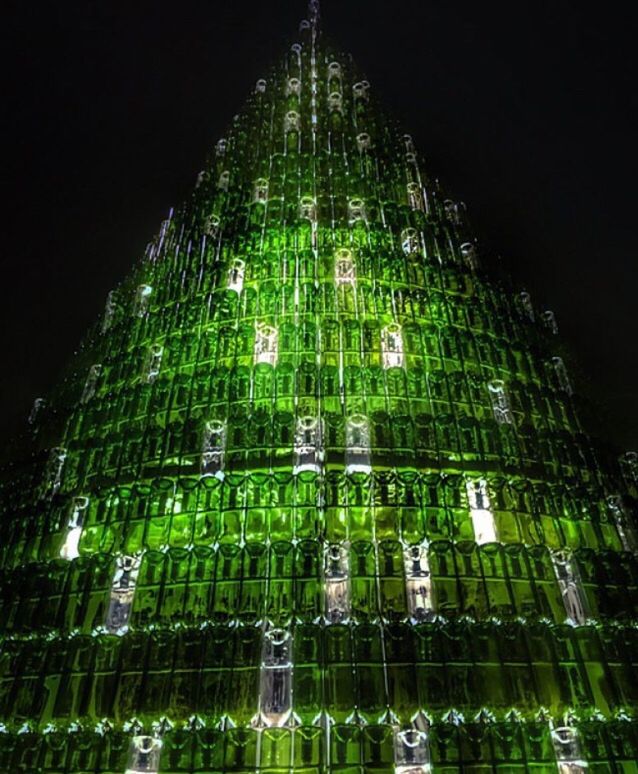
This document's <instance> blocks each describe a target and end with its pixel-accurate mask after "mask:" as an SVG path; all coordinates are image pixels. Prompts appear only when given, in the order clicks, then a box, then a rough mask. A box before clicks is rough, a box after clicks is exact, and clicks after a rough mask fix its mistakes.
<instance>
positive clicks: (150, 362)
mask: <svg viewBox="0 0 638 774" xmlns="http://www.w3.org/2000/svg"><path fill="white" fill-rule="evenodd" d="M163 357H164V347H163V346H162V345H161V344H153V345H152V346H151V347H149V350H148V354H147V356H146V365H145V372H146V381H147V382H148V383H149V384H152V383H153V382H154V381H155V380H156V379H157V377H158V376H159V373H160V369H161V367H162V358H163Z"/></svg>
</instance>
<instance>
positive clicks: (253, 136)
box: [0, 2, 638, 774]
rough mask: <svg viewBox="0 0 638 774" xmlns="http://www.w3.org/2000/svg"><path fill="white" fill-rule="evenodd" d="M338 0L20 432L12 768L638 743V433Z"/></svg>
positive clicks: (196, 766) (271, 771) (551, 763)
mask: <svg viewBox="0 0 638 774" xmlns="http://www.w3.org/2000/svg"><path fill="white" fill-rule="evenodd" d="M318 16H319V9H318V4H317V3H316V2H312V3H311V5H310V13H309V19H308V21H304V22H303V23H302V25H301V29H300V34H299V42H298V43H295V45H293V46H292V48H290V49H289V51H288V53H287V55H286V56H285V58H284V60H283V61H282V62H281V63H280V64H279V65H278V66H277V67H275V68H274V69H273V70H272V72H271V73H270V75H269V76H268V77H267V78H265V79H264V80H260V81H259V82H258V83H257V85H256V89H255V91H254V93H253V94H252V96H251V97H250V98H249V100H248V103H247V105H246V107H245V109H244V110H243V111H242V112H241V114H240V115H239V116H238V117H237V118H236V119H235V120H234V121H233V124H232V126H231V127H230V129H229V131H228V134H227V136H226V138H224V139H221V140H219V142H218V143H217V144H216V147H215V151H214V154H213V157H212V159H211V161H210V163H209V164H208V165H207V166H206V168H205V170H204V171H203V172H202V173H201V174H200V176H199V179H198V181H197V185H196V187H195V190H194V193H193V195H192V197H191V199H190V200H189V201H188V202H186V203H185V204H184V205H183V206H182V207H181V208H179V209H177V210H176V211H174V212H172V213H171V215H170V217H169V218H168V220H166V221H165V222H164V223H163V224H162V227H161V230H160V233H159V235H158V236H157V238H156V239H154V241H153V242H152V244H151V245H150V246H149V248H148V250H147V252H146V254H145V256H144V257H143V259H142V260H141V261H140V262H139V264H138V265H137V266H136V268H135V269H134V271H133V273H132V275H131V277H130V278H129V279H128V280H126V281H125V282H124V283H123V284H122V285H121V286H120V287H119V288H117V289H116V290H114V291H113V292H112V293H111V294H110V295H109V298H108V300H107V303H106V309H105V311H104V314H103V315H102V317H101V319H100V320H99V322H98V323H97V324H96V325H95V327H94V328H93V329H92V330H91V331H90V333H89V335H88V336H87V338H86V340H85V342H84V344H83V346H82V348H81V351H80V353H79V355H78V356H77V358H76V360H75V362H74V363H73V364H72V367H71V369H70V370H69V372H68V375H67V377H66V379H65V380H64V382H63V383H62V385H61V387H60V388H59V389H58V390H57V391H56V392H55V394H53V395H52V396H51V397H50V398H48V399H47V400H46V401H43V400H39V401H36V404H35V405H34V410H33V412H32V414H31V417H30V419H29V422H30V424H29V434H28V435H29V439H28V441H29V446H28V448H27V450H26V451H25V452H21V451H20V448H19V447H18V446H16V448H15V449H13V450H12V452H11V455H12V456H13V458H14V460H15V461H14V462H12V463H11V464H10V465H7V467H6V469H5V474H4V479H3V480H4V484H3V490H2V517H1V521H0V529H1V539H0V558H1V560H2V573H3V583H2V604H1V608H0V637H1V640H0V648H1V649H0V654H1V655H0V771H2V772H11V774H14V773H15V772H29V773H32V772H43V773H46V774H80V773H82V774H89V772H91V773H92V774H97V773H98V772H100V773H102V774H107V772H108V773H109V774H124V772H127V773H128V774H141V772H147V773H150V774H156V773H157V772H161V774H178V772H192V773H193V774H194V773H195V772H199V773H200V774H205V773H207V772H208V773H211V772H214V773H215V774H217V773H218V772H236V773H237V774H239V773H241V774H248V773H249V772H264V774H265V773H268V774H275V773H279V772H281V773H282V774H283V773H284V772H303V773H304V774H320V773H321V772H342V773H343V774H364V773H367V772H375V773H377V774H378V773H380V772H397V774H425V773H426V772H434V773H435V774H436V773H437V772H441V773H442V774H443V773H444V774H452V773H453V772H481V773H483V772H494V773H495V772H500V773H501V774H505V773H507V774H519V773H520V774H522V773H523V772H534V773H535V774H544V773H545V772H562V774H568V773H569V774H582V773H583V772H592V773H596V774H603V772H605V773H607V772H615V773H617V774H629V773H630V772H632V773H634V774H635V773H636V772H638V765H637V764H636V760H637V759H638V723H637V722H636V720H635V716H636V712H637V711H638V680H637V679H636V669H637V668H638V629H637V628H636V625H635V621H636V618H637V616H638V596H637V587H638V564H637V562H636V549H637V547H638V546H637V542H636V534H635V532H634V528H633V526H632V524H633V516H632V509H633V508H634V507H635V503H636V498H637V497H638V491H637V489H636V487H637V485H638V457H637V456H636V455H635V454H632V453H629V454H626V455H624V457H623V458H622V459H621V463H620V464H619V463H618V461H614V460H610V456H609V454H608V452H607V451H605V449H604V447H601V446H600V444H598V443H596V442H594V441H592V440H591V439H590V438H589V437H588V436H587V435H586V434H585V433H584V432H583V430H582V427H581V424H580V423H579V420H578V418H577V404H578V396H577V386H576V385H573V384H572V381H571V380H570V377H569V374H568V369H567V367H566V365H565V363H564V361H563V359H561V357H560V354H559V352H560V349H559V345H558V343H557V342H558V337H557V335H556V334H557V325H556V321H555V319H554V316H553V314H552V313H551V312H542V311H541V310H539V309H536V308H535V307H534V305H533V303H532V300H531V298H530V297H529V295H528V294H526V293H519V294H516V293H514V294H513V293H511V292H510V291H509V290H507V289H506V288H505V287H504V285H503V284H502V283H501V282H500V281H499V282H496V281H494V280H492V279H490V277H489V276H488V274H487V273H486V270H485V267H484V266H483V265H482V261H481V251H480V248H479V246H478V245H477V244H476V242H475V240H474V238H473V236H472V233H471V231H470V230H469V227H468V225H467V221H466V214H465V207H464V206H463V205H462V204H460V203H458V202H455V201H453V200H452V199H449V198H446V196H445V195H443V194H442V193H441V190H440V188H439V186H438V185H437V184H435V183H433V182H432V181H431V180H429V179H428V178H427V177H426V173H425V169H424V166H423V163H422V160H421V157H420V155H419V153H418V152H417V150H416V148H415V144H414V142H413V140H412V138H411V137H409V136H408V135H405V134H403V133H402V132H401V131H400V130H398V129H397V127H396V126H395V125H394V124H393V123H392V122H390V121H389V120H388V119H387V118H386V117H385V116H384V114H383V112H382V110H381V109H380V108H379V106H378V104H377V102H376V99H375V95H374V90H373V88H372V87H371V85H370V84H369V83H368V82H367V81H365V80H364V79H363V78H362V77H361V76H360V75H358V74H357V71H356V69H355V67H354V65H353V63H352V61H351V59H350V58H349V57H347V56H344V55H342V54H340V53H338V52H335V51H333V50H332V49H331V48H330V47H329V46H328V44H327V43H325V42H324V41H323V39H322V38H321V36H320V35H319V19H318ZM19 459H22V460H23V461H22V462H19V461H18V460H19Z"/></svg>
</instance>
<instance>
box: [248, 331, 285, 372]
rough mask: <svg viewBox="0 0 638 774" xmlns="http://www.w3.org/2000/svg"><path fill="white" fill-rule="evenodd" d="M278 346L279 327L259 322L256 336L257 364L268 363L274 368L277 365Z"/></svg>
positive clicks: (255, 356)
mask: <svg viewBox="0 0 638 774" xmlns="http://www.w3.org/2000/svg"><path fill="white" fill-rule="evenodd" d="M278 348H279V334H278V332H277V329H276V328H273V327H272V326H271V325H266V324H265V323H259V324H258V325H257V328H256V338H255V355H254V362H255V364H258V363H268V365H271V366H273V368H274V367H275V366H276V365H277V355H278Z"/></svg>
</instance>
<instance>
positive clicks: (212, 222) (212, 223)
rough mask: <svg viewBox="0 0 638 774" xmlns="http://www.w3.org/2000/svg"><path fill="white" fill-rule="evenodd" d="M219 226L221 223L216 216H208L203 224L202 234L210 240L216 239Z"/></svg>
mask: <svg viewBox="0 0 638 774" xmlns="http://www.w3.org/2000/svg"><path fill="white" fill-rule="evenodd" d="M220 224H221V221H220V219H219V217H218V216H217V215H210V216H209V217H208V218H206V222H205V223H204V233H205V234H206V235H207V236H209V237H210V238H211V239H217V237H218V236H219V226H220Z"/></svg>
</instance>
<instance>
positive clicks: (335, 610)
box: [325, 545, 351, 623]
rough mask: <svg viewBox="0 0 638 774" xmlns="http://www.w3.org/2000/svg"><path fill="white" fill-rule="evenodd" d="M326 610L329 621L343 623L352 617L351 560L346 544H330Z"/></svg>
mask: <svg viewBox="0 0 638 774" xmlns="http://www.w3.org/2000/svg"><path fill="white" fill-rule="evenodd" d="M325 592H326V599H325V611H326V621H327V622H328V623H343V622H344V621H347V620H348V618H349V617H350V609H351V596H350V560H349V556H348V549H347V547H346V546H344V545H331V546H328V549H327V551H326V569H325Z"/></svg>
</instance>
